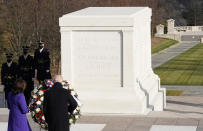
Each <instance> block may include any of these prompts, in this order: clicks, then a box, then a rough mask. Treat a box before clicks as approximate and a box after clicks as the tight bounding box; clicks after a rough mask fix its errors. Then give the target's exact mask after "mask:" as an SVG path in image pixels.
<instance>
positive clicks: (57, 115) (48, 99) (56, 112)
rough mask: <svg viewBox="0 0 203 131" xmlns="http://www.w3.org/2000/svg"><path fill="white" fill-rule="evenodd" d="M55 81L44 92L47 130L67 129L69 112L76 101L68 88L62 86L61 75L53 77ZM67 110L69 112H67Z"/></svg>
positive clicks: (65, 130)
mask: <svg viewBox="0 0 203 131" xmlns="http://www.w3.org/2000/svg"><path fill="white" fill-rule="evenodd" d="M55 81H56V83H55V84H54V86H53V87H52V88H50V89H49V90H48V91H46V92H45V94H44V103H43V108H44V116H45V120H46V122H47V123H48V130H49V131H69V113H70V114H72V113H73V111H74V110H75V109H76V107H77V102H76V101H75V99H74V98H73V96H72V95H71V94H70V93H69V92H68V90H66V89H64V88H63V87H62V84H61V82H62V77H61V76H56V77H55ZM68 112H69V113H68Z"/></svg>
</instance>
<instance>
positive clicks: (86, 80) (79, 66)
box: [72, 31, 122, 87]
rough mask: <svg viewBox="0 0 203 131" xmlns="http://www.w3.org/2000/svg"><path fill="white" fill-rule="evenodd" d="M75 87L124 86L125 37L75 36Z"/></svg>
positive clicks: (86, 33) (107, 34) (79, 33)
mask: <svg viewBox="0 0 203 131" xmlns="http://www.w3.org/2000/svg"><path fill="white" fill-rule="evenodd" d="M72 37H73V39H72V40H73V41H72V44H73V45H72V47H73V52H72V56H73V59H72V65H73V72H72V73H73V83H74V84H75V85H81V84H85V85H88V86H91V85H92V86H94V85H100V86H117V87H119V86H120V84H121V55H122V54H121V34H120V32H117V31H75V32H73V34H72Z"/></svg>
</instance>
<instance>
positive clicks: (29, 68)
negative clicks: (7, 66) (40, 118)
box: [18, 46, 35, 105]
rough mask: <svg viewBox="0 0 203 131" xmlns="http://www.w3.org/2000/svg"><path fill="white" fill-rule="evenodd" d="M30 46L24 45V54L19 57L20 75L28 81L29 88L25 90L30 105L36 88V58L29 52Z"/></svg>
mask: <svg viewBox="0 0 203 131" xmlns="http://www.w3.org/2000/svg"><path fill="white" fill-rule="evenodd" d="M29 48H30V47H29V46H23V55H21V56H20V57H19V60H18V67H19V73H18V77H19V78H21V79H23V80H25V81H26V83H27V88H26V89H25V91H24V95H25V99H26V103H27V105H29V101H30V97H31V92H32V90H33V89H34V78H35V72H34V66H33V65H34V58H33V56H31V55H29V54H28V50H29Z"/></svg>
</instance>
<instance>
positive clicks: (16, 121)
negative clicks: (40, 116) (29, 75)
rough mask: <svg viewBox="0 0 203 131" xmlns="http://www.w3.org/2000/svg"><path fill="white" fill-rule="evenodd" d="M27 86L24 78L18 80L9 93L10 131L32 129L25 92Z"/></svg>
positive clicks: (27, 130)
mask: <svg viewBox="0 0 203 131" xmlns="http://www.w3.org/2000/svg"><path fill="white" fill-rule="evenodd" d="M25 88H26V82H25V81H24V80H17V81H16V83H15V86H14V88H13V90H12V92H9V94H8V108H9V110H10V112H9V120H8V131H31V128H30V125H29V123H28V120H27V117H26V113H28V112H29V111H28V107H27V104H26V101H25V96H24V94H23V92H24V90H25Z"/></svg>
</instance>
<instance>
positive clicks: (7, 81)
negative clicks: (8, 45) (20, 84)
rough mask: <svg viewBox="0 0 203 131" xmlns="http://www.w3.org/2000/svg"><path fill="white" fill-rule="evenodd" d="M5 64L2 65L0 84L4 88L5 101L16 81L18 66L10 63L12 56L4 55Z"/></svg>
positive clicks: (10, 54)
mask: <svg viewBox="0 0 203 131" xmlns="http://www.w3.org/2000/svg"><path fill="white" fill-rule="evenodd" d="M6 58H7V62H6V63H3V64H2V68H1V82H2V85H3V87H4V92H5V99H6V100H7V96H8V93H9V92H10V91H11V90H12V88H13V86H14V83H15V81H16V79H17V74H18V66H17V63H15V62H13V61H12V58H13V54H12V53H6Z"/></svg>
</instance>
